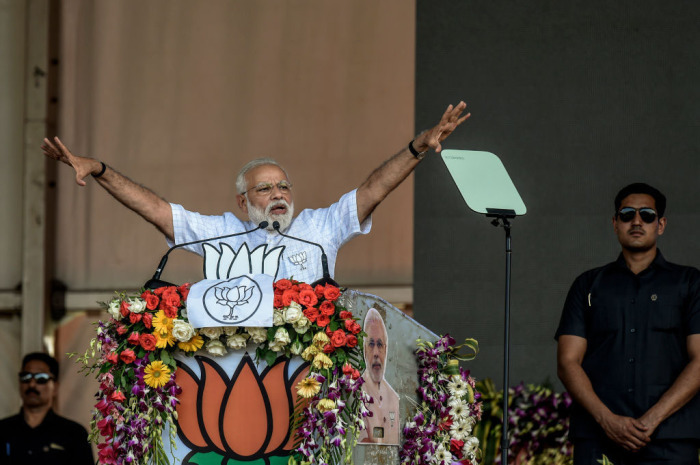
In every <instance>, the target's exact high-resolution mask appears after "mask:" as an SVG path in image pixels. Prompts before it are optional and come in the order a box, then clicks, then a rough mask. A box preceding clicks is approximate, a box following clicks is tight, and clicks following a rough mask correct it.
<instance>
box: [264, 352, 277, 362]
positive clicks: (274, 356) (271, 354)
mask: <svg viewBox="0 0 700 465" xmlns="http://www.w3.org/2000/svg"><path fill="white" fill-rule="evenodd" d="M275 360H277V353H275V351H274V350H268V351H267V353H266V354H265V362H266V363H267V365H268V366H272V365H273V364H274V363H275Z"/></svg>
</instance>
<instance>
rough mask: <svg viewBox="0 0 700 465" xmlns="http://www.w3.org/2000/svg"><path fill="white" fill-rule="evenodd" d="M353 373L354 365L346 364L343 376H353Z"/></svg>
mask: <svg viewBox="0 0 700 465" xmlns="http://www.w3.org/2000/svg"><path fill="white" fill-rule="evenodd" d="M352 371H353V367H352V365H350V364H349V363H346V364H345V365H343V374H344V375H351V374H352Z"/></svg>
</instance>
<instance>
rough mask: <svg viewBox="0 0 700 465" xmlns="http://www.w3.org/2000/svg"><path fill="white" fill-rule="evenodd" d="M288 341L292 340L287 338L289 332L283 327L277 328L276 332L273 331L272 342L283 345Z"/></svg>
mask: <svg viewBox="0 0 700 465" xmlns="http://www.w3.org/2000/svg"><path fill="white" fill-rule="evenodd" d="M290 342H292V340H291V339H290V338H289V333H288V332H287V330H286V329H284V328H278V329H277V332H276V333H275V339H274V341H273V343H275V344H279V345H281V346H285V345H287V344H289V343H290Z"/></svg>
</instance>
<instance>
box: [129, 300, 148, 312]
mask: <svg viewBox="0 0 700 465" xmlns="http://www.w3.org/2000/svg"><path fill="white" fill-rule="evenodd" d="M129 310H131V311H132V312H134V313H142V312H143V311H144V310H146V301H145V300H143V299H134V300H131V299H129Z"/></svg>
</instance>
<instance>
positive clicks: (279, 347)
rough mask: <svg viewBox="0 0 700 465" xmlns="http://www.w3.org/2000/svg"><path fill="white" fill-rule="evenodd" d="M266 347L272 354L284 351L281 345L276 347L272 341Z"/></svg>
mask: <svg viewBox="0 0 700 465" xmlns="http://www.w3.org/2000/svg"><path fill="white" fill-rule="evenodd" d="M268 347H269V348H270V350H271V351H273V352H282V351H284V347H283V346H281V345H278V344H277V343H275V342H274V341H273V342H271V343H270V344H269V346H268Z"/></svg>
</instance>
